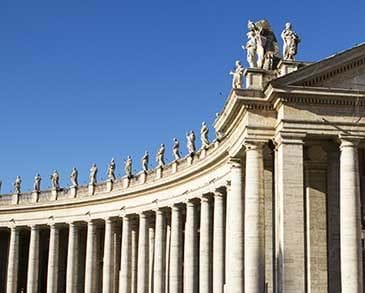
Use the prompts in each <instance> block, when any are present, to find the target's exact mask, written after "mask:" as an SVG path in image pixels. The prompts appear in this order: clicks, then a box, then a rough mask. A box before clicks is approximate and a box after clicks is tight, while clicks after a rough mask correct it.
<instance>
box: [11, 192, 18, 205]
mask: <svg viewBox="0 0 365 293" xmlns="http://www.w3.org/2000/svg"><path fill="white" fill-rule="evenodd" d="M11 203H12V204H18V203H19V193H14V194H13V196H12V199H11Z"/></svg>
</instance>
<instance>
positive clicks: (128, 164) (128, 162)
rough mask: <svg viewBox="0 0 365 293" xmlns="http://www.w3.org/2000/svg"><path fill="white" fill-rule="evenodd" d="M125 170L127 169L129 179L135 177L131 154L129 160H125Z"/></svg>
mask: <svg viewBox="0 0 365 293" xmlns="http://www.w3.org/2000/svg"><path fill="white" fill-rule="evenodd" d="M124 171H125V174H126V175H127V177H128V179H131V178H132V177H133V174H132V158H131V156H128V157H127V160H126V161H125V166H124Z"/></svg>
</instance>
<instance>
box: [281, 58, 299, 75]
mask: <svg viewBox="0 0 365 293" xmlns="http://www.w3.org/2000/svg"><path fill="white" fill-rule="evenodd" d="M299 64H300V63H298V62H295V61H290V60H281V61H280V62H279V64H278V71H279V76H284V75H287V74H289V73H292V72H294V71H297V70H298V68H299Z"/></svg>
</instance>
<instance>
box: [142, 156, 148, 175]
mask: <svg viewBox="0 0 365 293" xmlns="http://www.w3.org/2000/svg"><path fill="white" fill-rule="evenodd" d="M141 161H142V170H143V172H145V173H146V172H147V171H148V161H149V154H148V152H147V151H145V152H144V155H143V157H142V160H141Z"/></svg>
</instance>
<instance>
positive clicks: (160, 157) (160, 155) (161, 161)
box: [156, 144, 165, 167]
mask: <svg viewBox="0 0 365 293" xmlns="http://www.w3.org/2000/svg"><path fill="white" fill-rule="evenodd" d="M156 162H157V166H158V167H163V166H164V165H165V145H164V144H161V146H160V148H159V150H158V152H157V155H156Z"/></svg>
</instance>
